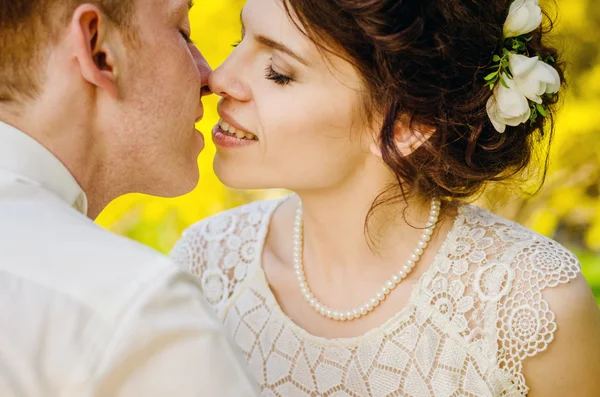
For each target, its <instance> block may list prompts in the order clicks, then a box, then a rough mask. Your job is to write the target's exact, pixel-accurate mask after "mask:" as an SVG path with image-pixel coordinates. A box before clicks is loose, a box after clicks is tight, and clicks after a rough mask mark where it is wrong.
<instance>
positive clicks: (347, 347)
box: [172, 200, 580, 397]
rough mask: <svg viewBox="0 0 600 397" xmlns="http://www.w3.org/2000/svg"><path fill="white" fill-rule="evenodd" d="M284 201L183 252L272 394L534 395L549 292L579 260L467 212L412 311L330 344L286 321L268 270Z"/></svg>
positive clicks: (184, 243)
mask: <svg viewBox="0 0 600 397" xmlns="http://www.w3.org/2000/svg"><path fill="white" fill-rule="evenodd" d="M281 202H282V200H273V201H262V202H256V203H252V204H250V205H247V206H243V207H240V208H237V209H234V210H231V211H228V212H224V213H221V214H219V215H217V216H215V217H212V218H209V219H206V220H204V221H202V222H199V223H197V224H195V225H194V226H192V227H191V228H189V229H188V230H187V231H186V232H185V233H184V237H183V238H182V240H180V241H179V243H178V244H177V245H176V247H175V248H174V250H173V252H172V256H173V257H174V258H175V260H176V261H177V262H178V263H180V264H181V265H182V266H185V267H187V268H188V269H190V270H191V271H192V272H193V273H194V274H195V275H196V276H197V277H198V278H199V280H200V281H201V285H202V287H203V289H204V293H205V294H206V297H207V298H208V300H209V302H210V303H211V305H212V306H213V307H214V309H215V311H216V313H217V314H218V316H219V317H220V319H221V320H222V321H223V323H224V324H225V326H226V328H227V330H228V332H229V333H230V334H231V336H232V338H233V339H234V340H235V342H236V343H237V345H238V346H239V347H240V348H241V350H242V351H243V352H244V354H245V356H246V359H247V360H248V365H249V366H250V369H251V371H252V373H253V374H254V377H255V378H256V381H257V382H258V384H259V385H260V388H261V391H262V395H263V396H282V397H296V396H336V397H342V396H344V397H345V396H374V397H380V396H418V397H421V396H423V397H424V396H435V397H446V396H452V397H458V396H469V397H475V396H477V397H480V396H493V397H496V396H522V395H526V394H527V391H528V388H527V385H526V384H525V379H524V377H523V375H522V363H523V360H524V359H525V358H527V357H530V356H533V355H535V354H537V353H539V352H542V351H543V350H545V349H546V348H547V347H548V344H549V343H550V342H551V341H552V339H553V336H554V332H555V331H556V323H555V318H554V313H553V312H552V311H551V309H550V308H549V307H548V304H547V303H546V301H545V300H544V299H543V297H542V291H543V290H544V289H545V288H551V287H555V286H557V285H559V284H561V283H566V282H568V281H569V280H571V279H573V278H575V277H576V275H577V274H578V272H579V271H580V267H579V263H578V261H577V259H576V258H575V256H574V255H573V254H571V253H570V252H568V251H567V250H566V249H564V248H563V247H562V246H560V245H559V244H557V243H556V242H554V241H552V240H550V239H548V238H545V237H543V236H540V235H538V234H535V233H533V232H531V231H529V230H527V229H525V228H523V227H522V226H519V225H518V224H515V223H513V222H509V221H506V220H503V219H501V218H499V217H497V216H495V215H493V214H491V213H490V212H488V211H486V210H483V209H480V208H478V207H474V206H464V207H462V208H461V209H460V211H459V215H458V217H457V219H456V221H455V224H454V226H453V228H452V230H451V232H450V233H449V235H448V237H447V239H446V241H445V242H444V243H443V245H442V248H441V250H440V252H439V253H438V255H437V256H436V258H435V260H434V262H433V263H432V265H431V266H430V268H429V269H428V270H427V271H426V272H425V273H424V274H423V275H422V277H421V278H420V280H419V282H418V283H417V284H416V285H415V287H414V289H413V292H412V295H411V298H410V300H409V303H408V306H407V307H406V308H404V309H403V310H401V311H400V312H398V313H397V314H396V315H395V316H393V317H392V318H391V319H389V320H388V321H387V322H386V323H385V324H384V325H383V326H380V327H378V328H376V329H373V330H371V331H369V332H368V333H366V334H365V335H363V336H360V337H356V338H344V339H325V338H321V337H316V336H313V335H310V334H309V333H308V332H306V331H305V330H303V329H301V328H300V327H299V326H297V325H296V324H295V323H293V322H292V321H291V320H290V319H289V318H288V317H287V316H286V315H285V314H284V313H283V312H282V310H281V309H280V307H279V305H278V303H277V301H276V300H275V297H274V296H273V294H272V292H271V290H270V288H269V286H268V284H267V281H266V277H265V274H264V272H263V270H262V267H261V253H262V247H263V244H264V241H265V237H266V234H267V230H268V226H269V222H270V219H271V215H272V214H273V212H274V210H275V209H276V208H277V206H278V205H279V204H280V203H281Z"/></svg>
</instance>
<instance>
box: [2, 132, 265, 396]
mask: <svg viewBox="0 0 600 397" xmlns="http://www.w3.org/2000/svg"><path fill="white" fill-rule="evenodd" d="M86 208H87V200H86V197H85V194H84V193H83V191H82V190H81V188H80V187H79V185H78V184H77V182H76V181H75V179H74V177H73V176H72V175H71V174H70V172H69V171H68V170H67V169H66V168H65V166H64V165H63V164H62V163H61V162H60V161H59V160H58V159H57V158H56V157H54V156H53V155H52V154H51V153H50V152H49V151H48V150H46V149H45V148H44V147H43V146H41V145H40V144H39V143H37V142H36V141H35V140H33V139H32V138H30V137H29V136H27V135H26V134H24V133H22V132H21V131H19V130H17V129H15V128H13V127H11V126H8V125H7V124H4V123H0V396H2V397H13V396H14V397H30V396H32V397H67V396H69V397H70V396H73V397H91V396H94V397H104V396H106V397H126V396H127V397H129V396H132V397H133V396H136V397H138V396H139V397H153V396H177V397H185V396H194V397H199V396H215V397H227V396H231V397H234V396H235V397H245V396H255V395H256V394H257V393H256V389H255V386H254V384H253V382H252V381H250V377H249V376H248V374H247V372H246V369H245V365H244V364H243V359H241V356H240V355H239V354H238V351H237V350H235V348H233V347H232V344H230V341H229V339H228V337H227V336H226V335H225V334H224V333H223V332H222V330H221V326H220V324H219V321H218V320H217V319H216V318H215V317H213V316H214V315H213V314H212V310H211V308H210V307H209V305H208V304H207V303H206V301H205V299H204V297H203V296H202V294H201V291H200V289H199V288H198V286H197V285H196V284H195V282H194V281H193V280H192V279H191V278H190V277H189V276H188V275H186V274H184V273H180V272H179V271H178V270H177V268H176V267H175V266H174V265H173V264H172V263H171V261H170V260H169V259H167V258H166V257H164V256H162V255H160V254H158V253H156V252H154V251H153V250H151V249H149V248H146V247H144V246H142V245H139V244H137V243H135V242H132V241H130V240H128V239H125V238H123V237H119V236H116V235H113V234H111V233H108V232H106V231H104V230H103V229H101V228H100V227H98V226H97V225H95V224H94V223H93V222H92V221H91V220H90V219H88V218H87V217H86V216H85V215H84V214H85V212H86Z"/></svg>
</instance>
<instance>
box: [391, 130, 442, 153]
mask: <svg viewBox="0 0 600 397" xmlns="http://www.w3.org/2000/svg"><path fill="white" fill-rule="evenodd" d="M435 131H436V129H435V128H434V127H428V126H423V125H421V126H418V127H417V128H414V127H413V128H409V127H407V126H406V124H399V125H398V126H397V127H396V130H395V131H394V133H395V137H394V141H395V142H396V148H397V149H398V151H399V152H400V153H401V154H402V155H403V156H405V157H406V156H409V155H411V154H412V153H413V152H415V151H416V150H417V149H419V148H420V147H421V146H422V145H423V144H424V143H425V142H427V141H428V140H429V138H431V136H432V135H433V134H434V133H435Z"/></svg>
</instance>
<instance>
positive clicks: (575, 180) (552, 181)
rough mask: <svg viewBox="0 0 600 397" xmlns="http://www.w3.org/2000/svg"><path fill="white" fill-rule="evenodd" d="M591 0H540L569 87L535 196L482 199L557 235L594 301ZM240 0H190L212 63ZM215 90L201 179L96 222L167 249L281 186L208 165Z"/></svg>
mask: <svg viewBox="0 0 600 397" xmlns="http://www.w3.org/2000/svg"><path fill="white" fill-rule="evenodd" d="M596 2H597V0H556V2H554V1H552V0H547V1H544V0H541V1H540V4H541V5H542V6H547V7H548V10H550V14H551V15H554V14H557V15H558V18H557V25H556V30H555V33H554V34H553V36H554V39H553V40H554V44H555V45H556V46H557V47H558V48H559V49H561V51H562V52H563V54H564V56H563V59H565V60H566V61H567V62H568V75H567V77H568V81H569V86H568V93H567V95H566V97H565V100H564V104H563V106H562V108H561V110H560V113H559V116H558V119H557V125H556V135H555V140H554V143H553V146H552V157H551V164H550V170H549V175H548V180H547V182H546V184H545V186H544V188H543V189H542V190H541V192H539V193H538V194H537V195H535V196H533V197H532V196H528V195H520V196H518V197H515V196H514V195H507V193H506V189H504V188H503V187H500V188H494V187H492V188H491V189H490V190H489V191H488V193H487V194H486V196H485V197H484V199H483V200H481V203H482V204H483V205H486V206H490V207H492V209H493V210H495V212H497V213H499V214H500V215H502V216H505V217H507V218H510V219H513V220H516V221H518V222H520V223H522V224H524V225H526V226H528V227H530V228H533V229H534V230H536V231H538V232H540V233H543V234H546V235H548V236H550V237H553V238H555V239H557V240H558V241H559V242H561V243H562V244H563V245H565V246H567V247H568V248H569V249H571V250H572V251H573V252H575V253H576V254H577V255H578V257H579V258H580V260H581V262H582V265H583V271H584V274H585V276H586V278H587V279H588V281H589V282H590V284H591V285H592V288H593V289H594V293H595V294H596V297H597V298H598V299H599V302H600V185H599V183H600V136H599V135H600V7H599V6H598V4H597V3H596ZM243 4H244V1H243V0H196V6H195V7H194V8H193V9H192V11H191V14H190V15H191V20H192V38H193V39H194V41H195V42H196V43H197V45H198V47H199V48H200V50H201V51H202V53H203V54H204V55H205V57H206V58H207V59H208V61H209V63H210V64H211V66H213V68H215V67H217V66H218V65H219V64H220V63H221V62H222V61H223V60H224V59H225V57H227V55H228V54H229V52H230V51H231V50H232V46H231V45H232V44H234V43H235V42H236V41H238V40H239V39H240V22H239V14H240V10H241V9H242V7H243ZM216 103H217V97H216V96H214V95H213V96H211V97H209V98H206V99H204V105H205V109H206V116H205V118H204V120H203V121H202V122H201V123H199V129H200V130H201V131H203V132H204V136H205V138H206V141H207V148H206V150H205V151H204V152H203V153H202V154H201V156H200V159H199V166H200V172H201V181H200V184H199V185H198V187H197V188H196V189H195V190H194V191H193V192H192V193H190V194H188V195H186V196H184V197H181V198H178V199H160V198H154V197H148V196H142V195H129V196H125V197H122V198H120V199H118V200H116V201H114V202H113V203H111V205H110V206H109V207H108V208H107V209H106V210H105V211H104V212H103V213H102V214H101V216H100V217H99V218H98V223H99V224H101V225H102V226H104V227H106V228H108V229H110V230H112V231H114V232H117V233H120V234H123V235H125V236H128V237H131V238H133V239H136V240H138V241H140V242H142V243H144V244H147V245H150V246H152V247H154V248H156V249H157V250H159V251H162V252H165V253H167V252H168V251H169V250H170V249H171V247H172V246H173V244H174V243H175V241H176V240H177V239H178V237H179V236H180V234H181V232H182V231H183V229H185V228H186V227H187V226H189V225H191V224H192V223H194V222H195V221H197V220H199V219H202V218H204V217H207V216H210V215H213V214H215V213H217V212H220V211H223V210H225V209H228V208H232V207H234V206H238V205H241V204H243V203H246V202H249V201H252V200H255V199H257V198H264V197H269V196H278V195H280V194H282V193H281V192H279V191H269V192H248V191H233V190H230V189H228V188H226V187H224V186H223V185H222V184H221V183H220V182H219V181H218V179H217V178H216V177H215V175H214V173H213V172H212V157H213V155H214V151H215V149H214V146H213V145H212V142H211V139H210V131H211V129H212V127H213V126H214V125H215V123H216V122H217V115H216V111H215V109H216Z"/></svg>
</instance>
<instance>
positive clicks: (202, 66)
mask: <svg viewBox="0 0 600 397" xmlns="http://www.w3.org/2000/svg"><path fill="white" fill-rule="evenodd" d="M196 67H197V68H198V71H199V72H200V83H201V84H202V91H201V92H200V97H203V96H206V95H210V94H212V91H211V90H210V88H209V86H208V80H209V78H210V75H211V74H212V68H211V67H210V65H209V64H208V61H207V60H206V59H205V58H204V56H202V55H199V56H198V59H197V61H196Z"/></svg>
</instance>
